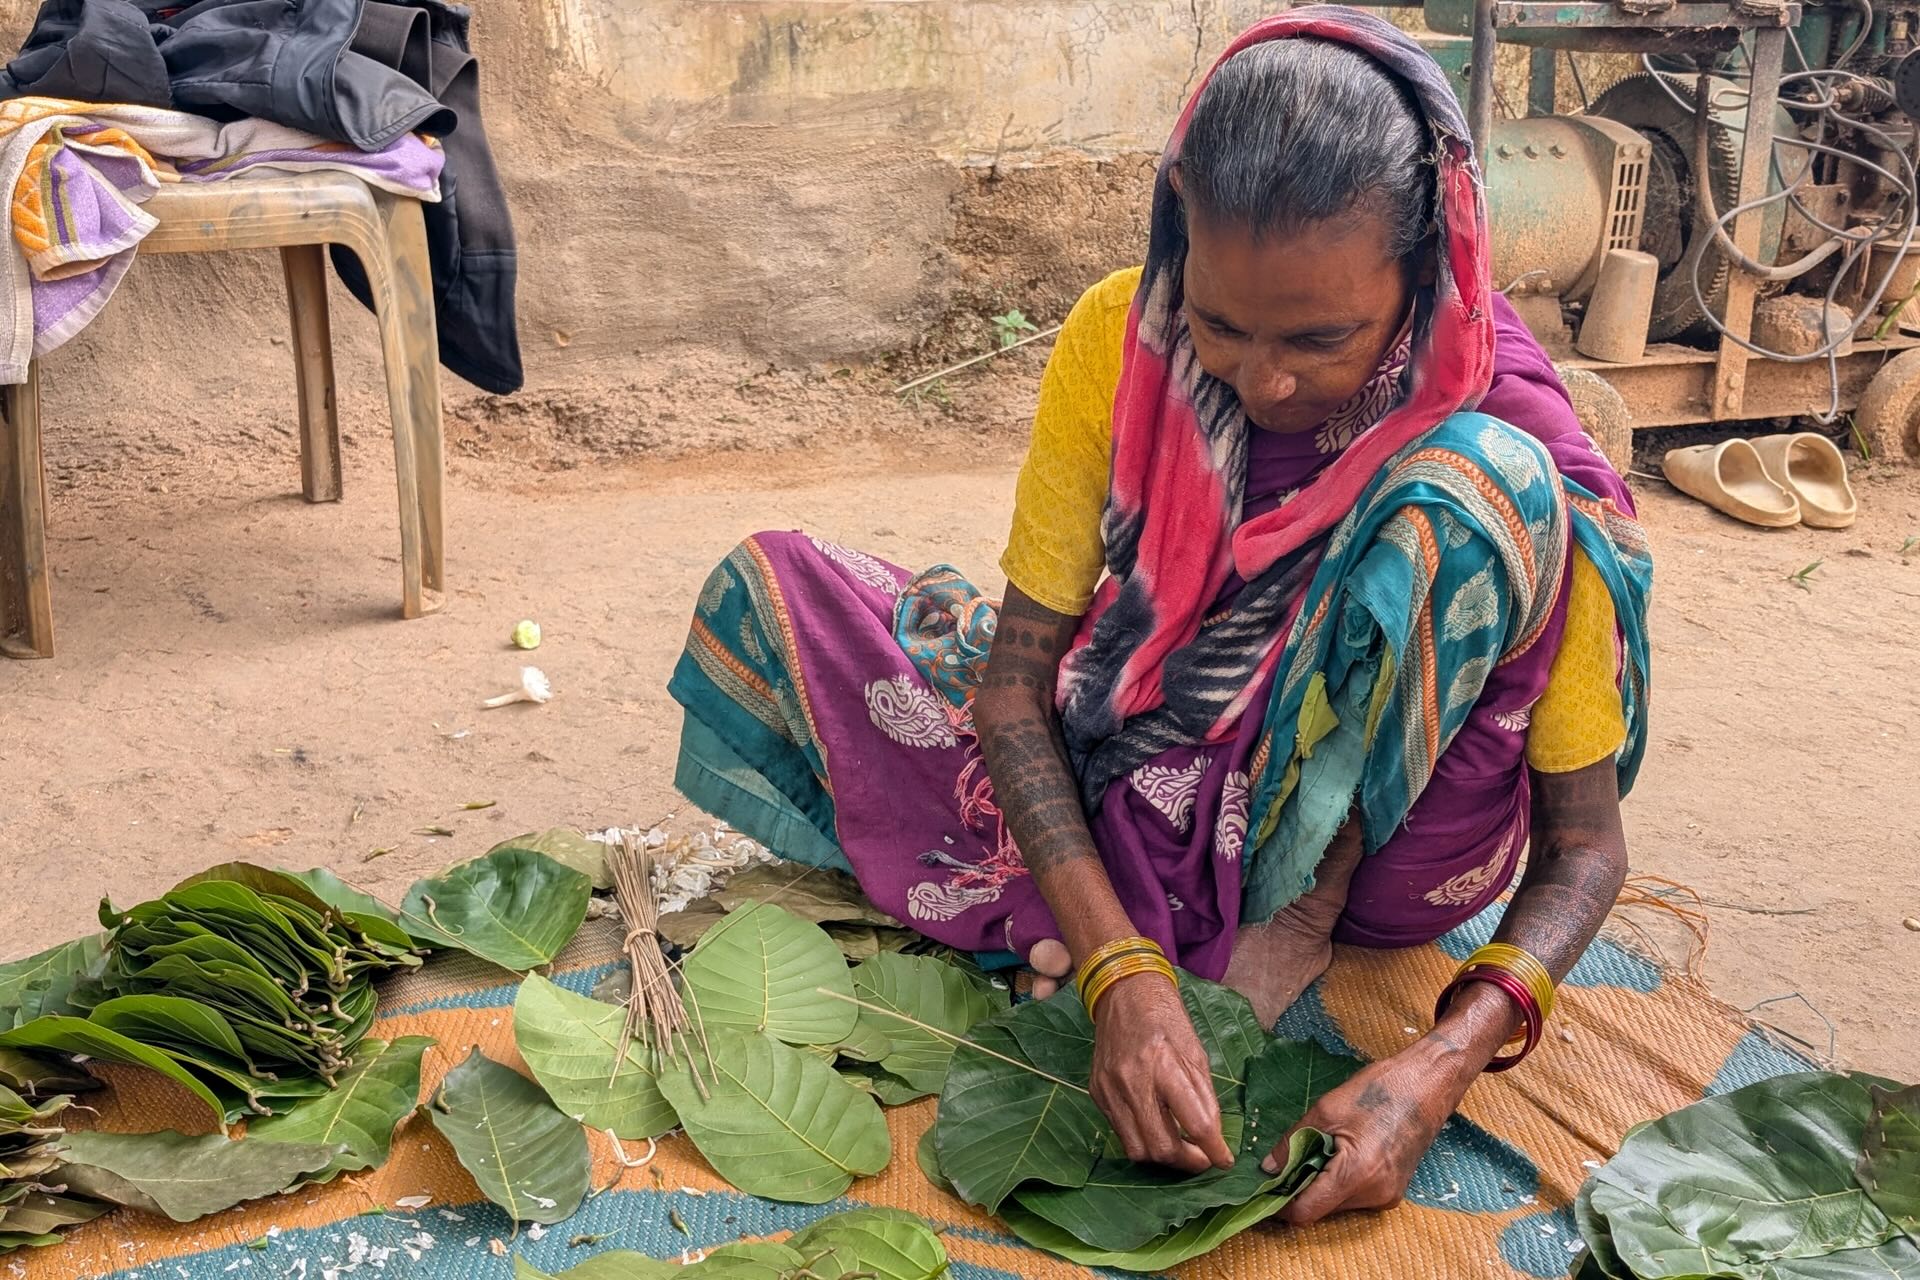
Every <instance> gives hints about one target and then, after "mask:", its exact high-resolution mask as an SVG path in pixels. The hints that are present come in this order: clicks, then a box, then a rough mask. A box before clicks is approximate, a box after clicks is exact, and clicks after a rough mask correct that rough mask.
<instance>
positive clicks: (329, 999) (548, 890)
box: [0, 845, 593, 1120]
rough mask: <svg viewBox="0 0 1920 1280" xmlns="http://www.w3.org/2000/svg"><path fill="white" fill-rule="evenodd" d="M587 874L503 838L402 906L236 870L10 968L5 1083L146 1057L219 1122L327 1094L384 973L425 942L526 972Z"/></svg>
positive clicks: (556, 937)
mask: <svg viewBox="0 0 1920 1280" xmlns="http://www.w3.org/2000/svg"><path fill="white" fill-rule="evenodd" d="M592 888H593V882H592V878H591V877H590V876H589V875H588V874H586V873H583V872H580V871H576V870H573V869H572V868H570V867H567V866H564V865H562V864H561V863H560V862H557V861H555V860H554V859H553V858H551V857H549V856H548V855H546V854H544V853H541V852H537V851H535V850H531V849H523V848H517V847H513V846H511V845H508V846H501V847H499V848H496V849H493V850H491V851H490V852H488V853H487V854H486V855H485V856H483V857H479V858H475V859H473V860H471V861H469V862H464V863H460V864H458V865H456V866H454V867H451V868H449V869H448V870H447V871H445V872H444V873H442V874H441V875H438V876H433V877H429V878H427V879H424V880H421V881H419V882H417V883H416V884H414V885H413V887H412V888H410V889H409V890H408V891H407V896H406V898H405V900H404V901H403V903H402V904H401V906H400V908H399V909H398V910H394V909H390V908H388V907H387V906H385V905H383V904H382V903H381V902H379V901H378V900H377V899H375V898H373V897H371V896H369V895H368V894H365V893H363V892H361V891H360V890H358V889H355V888H354V887H353V886H351V885H349V884H346V883H345V882H343V881H342V880H340V879H339V878H338V877H337V876H335V875H333V874H332V873H331V872H328V871H325V870H319V869H316V870H313V871H308V872H304V873H299V874H295V873H291V872H283V871H272V870H268V869H266V868H263V867H256V866H252V865H250V864H247V863H237V862H236V863H228V864H226V865H224V866H218V867H214V868H212V869H211V870H209V871H205V872H202V873H201V874H200V875H197V876H194V877H193V878H192V879H190V880H186V881H184V882H182V883H181V884H179V885H177V886H175V887H174V888H173V889H172V890H171V891H170V892H168V893H167V894H165V895H164V896H162V897H160V898H158V899H155V900H154V901H152V902H147V903H142V904H141V905H140V906H137V907H134V908H132V909H131V910H129V911H124V912H122V911H115V910H114V909H113V908H112V907H111V906H109V905H107V904H102V907H101V922H102V923H103V924H105V925H106V926H107V927H108V932H107V933H104V934H100V935H97V936H94V937H88V938H81V939H76V940H75V941H72V942H68V943H63V944H62V945H60V946H58V947H54V948H51V949H50V950H48V951H44V952H42V953H40V954H39V955H37V956H32V957H30V958H28V959H26V960H21V961H16V962H14V963H12V964H8V965H0V1085H8V1086H11V1087H15V1088H36V1089H38V1090H40V1091H42V1092H46V1091H52V1090H59V1091H62V1092H65V1091H71V1090H73V1089H77V1088H82V1087H87V1086H88V1085H90V1084H91V1083H93V1082H92V1081H91V1080H90V1078H89V1077H87V1076H86V1075H85V1073H83V1072H80V1071H78V1070H77V1069H75V1068H74V1067H72V1066H70V1065H65V1064H66V1063H68V1062H70V1061H71V1059H72V1058H73V1057H83V1058H90V1059H98V1060H101V1061H106V1062H116V1063H124V1064H128V1065H132V1066H139V1067H145V1068H147V1069H149V1070H152V1071H157V1072H160V1073H161V1074H163V1075H165V1076H167V1077H169V1078H170V1079H172V1080H174V1081H175V1082H176V1083H178V1084H180V1085H181V1086H183V1087H184V1088H186V1089H187V1090H189V1091H190V1092H192V1093H193V1094H194V1096H196V1097H197V1098H199V1099H200V1100H201V1101H202V1102H204V1103H205V1104H206V1105H207V1106H208V1108H210V1109H211V1110H213V1111H215V1112H217V1113H218V1114H219V1115H220V1116H221V1118H222V1120H232V1119H235V1118H237V1117H240V1116H243V1115H261V1114H276V1113H279V1112H282V1111H285V1110H286V1109H287V1108H288V1107H290V1106H292V1105H294V1104H296V1103H298V1102H300V1101H301V1100H303V1099H310V1098H318V1097H320V1096H322V1095H324V1094H325V1093H327V1091H328V1090H329V1089H330V1088H331V1087H332V1086H334V1085H335V1084H336V1083H338V1082H339V1081H340V1079H341V1078H342V1073H343V1072H345V1071H348V1070H350V1069H351V1063H352V1061H353V1060H354V1059H353V1056H352V1050H353V1047H354V1045H355V1044H356V1043H357V1042H358V1041H359V1039H360V1037H361V1036H363V1035H365V1034H366V1031H367V1028H368V1026H370V1025H371V1023H372V1021H373V1016H374V1008H375V1003H376V997H375V994H374V987H373V984H374V981H375V979H377V978H379V977H380V976H382V975H383V974H387V973H390V972H392V971H394V970H398V969H406V968H412V967H415V966H417V965H419V963H420V954H421V953H422V952H424V951H428V950H435V949H444V950H459V951H465V952H467V953H469V954H471V955H473V956H476V957H478V958H480V959H482V960H485V961H487V962H488V963H490V964H495V965H499V966H501V967H502V968H507V969H514V970H517V971H520V972H525V971H526V970H528V969H532V968H534V967H536V966H538V965H543V964H548V963H551V962H552V960H553V959H554V957H555V956H556V955H558V954H559V952H560V949H561V948H562V947H564V946H565V945H566V944H567V942H568V941H569V940H570V939H572V937H573V935H574V934H575V933H576V932H577V931H578V930H579V928H580V923H581V921H582V920H583V919H584V918H585V916H586V911H587V901H588V898H589V896H590V895H591V893H592Z"/></svg>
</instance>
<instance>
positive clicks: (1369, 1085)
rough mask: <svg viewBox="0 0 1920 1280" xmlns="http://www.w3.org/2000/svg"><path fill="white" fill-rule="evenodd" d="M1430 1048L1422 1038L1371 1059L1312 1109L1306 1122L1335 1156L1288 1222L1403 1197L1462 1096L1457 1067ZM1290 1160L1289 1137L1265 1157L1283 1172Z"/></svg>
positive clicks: (1287, 1212)
mask: <svg viewBox="0 0 1920 1280" xmlns="http://www.w3.org/2000/svg"><path fill="white" fill-rule="evenodd" d="M1425 1049H1426V1042H1425V1041H1421V1042H1419V1043H1417V1044H1414V1045H1412V1046H1409V1047H1408V1048H1407V1049H1406V1050H1405V1051H1403V1052H1401V1053H1398V1054H1396V1055H1394V1056H1393V1057H1391V1058H1388V1059H1386V1060H1385V1061H1383V1062H1375V1063H1371V1064H1369V1065H1368V1066H1366V1067H1365V1068H1363V1069H1362V1070H1361V1071H1360V1072H1359V1074H1357V1075H1355V1076H1354V1077H1353V1078H1352V1079H1351V1080H1348V1081H1347V1082H1346V1083H1345V1084H1343V1085H1341V1086H1339V1087H1338V1088H1336V1089H1333V1090H1331V1091H1330V1092H1328V1093H1326V1094H1324V1095H1323V1096H1322V1097H1321V1098H1320V1099H1319V1100H1318V1101H1317V1102H1315V1103H1314V1104H1313V1106H1312V1107H1311V1108H1310V1109H1309V1110H1308V1112H1307V1114H1306V1116H1305V1117H1304V1118H1303V1119H1302V1120H1301V1121H1300V1124H1301V1125H1302V1126H1305V1127H1310V1128H1314V1129H1318V1130H1320V1131H1321V1132H1322V1133H1327V1134H1331V1135H1332V1136H1333V1139H1334V1144H1335V1145H1334V1153H1333V1159H1332V1160H1331V1161H1330V1162H1329V1163H1328V1164H1327V1167H1326V1168H1325V1169H1324V1170H1322V1171H1321V1173H1320V1175H1319V1176H1318V1177H1316V1178H1315V1179H1314V1180H1313V1182H1312V1183H1311V1184H1309V1185H1308V1187H1307V1189H1306V1190H1305V1191H1302V1192H1301V1193H1300V1194H1299V1196H1297V1197H1296V1198H1295V1199H1294V1201H1293V1203H1292V1204H1290V1205H1288V1206H1287V1207H1286V1208H1285V1209H1284V1210H1282V1211H1281V1217H1282V1219H1283V1220H1285V1221H1287V1222H1290V1223H1293V1224H1294V1225H1296V1226H1299V1225H1304V1224H1305V1223H1309V1222H1318V1221H1319V1220H1320V1219H1322V1218H1324V1217H1327V1216H1328V1215H1329V1214H1335V1213H1341V1212H1344V1211H1346V1210H1348V1209H1386V1208H1391V1207H1392V1206H1394V1205H1396V1204H1398V1203H1400V1199H1401V1197H1403V1196H1404V1195H1406V1193H1407V1186H1408V1184H1409V1183H1411V1182H1412V1181H1413V1171H1414V1169H1415V1167H1416V1166H1418V1165H1419V1163H1420V1160H1421V1157H1423V1156H1425V1155H1426V1154H1427V1148H1429V1147H1431V1146H1432V1145H1433V1141H1434V1139H1435V1138H1437V1137H1439V1136H1440V1129H1441V1126H1443V1125H1445V1124H1446V1122H1447V1117H1448V1116H1450V1115H1452V1114H1453V1109H1454V1107H1456V1106H1457V1105H1459V1102H1460V1098H1459V1096H1458V1095H1457V1094H1455V1093H1454V1090H1453V1087H1452V1083H1451V1078H1450V1075H1451V1073H1450V1072H1448V1071H1447V1070H1446V1068H1445V1067H1444V1066H1443V1065H1442V1064H1441V1063H1440V1062H1438V1061H1436V1060H1435V1058H1434V1056H1433V1055H1430V1054H1428V1053H1427V1052H1425ZM1289 1136H1291V1135H1289ZM1286 1158H1287V1143H1286V1141H1284V1140H1283V1141H1282V1142H1281V1143H1280V1145H1279V1146H1278V1147H1276V1148H1275V1149H1274V1152H1273V1154H1272V1155H1270V1156H1268V1157H1267V1168H1268V1170H1269V1171H1270V1172H1273V1171H1277V1170H1278V1169H1279V1167H1280V1166H1281V1165H1283V1164H1284V1163H1285V1162H1286Z"/></svg>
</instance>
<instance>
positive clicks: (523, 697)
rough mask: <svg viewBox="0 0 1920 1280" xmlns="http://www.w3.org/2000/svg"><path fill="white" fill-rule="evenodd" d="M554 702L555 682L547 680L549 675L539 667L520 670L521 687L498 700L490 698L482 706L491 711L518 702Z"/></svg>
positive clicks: (502, 695) (504, 694)
mask: <svg viewBox="0 0 1920 1280" xmlns="http://www.w3.org/2000/svg"><path fill="white" fill-rule="evenodd" d="M552 700H553V682H552V681H551V680H549V679H547V673H546V672H544V671H542V670H541V669H540V668H538V667H522V668H520V687H519V688H518V689H515V690H514V691H513V692H512V693H503V694H501V695H500V696H499V697H497V698H488V699H487V700H486V701H485V702H483V703H481V704H480V705H481V706H483V707H486V708H488V709H489V710H491V709H493V708H495V707H510V706H512V705H513V704H514V703H516V702H550V701H552Z"/></svg>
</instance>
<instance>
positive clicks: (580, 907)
mask: <svg viewBox="0 0 1920 1280" xmlns="http://www.w3.org/2000/svg"><path fill="white" fill-rule="evenodd" d="M592 894H593V882H592V881H591V880H590V879H589V878H588V877H586V876H584V875H581V874H580V873H579V872H578V871H575V870H573V869H571V868H569V867H563V866H561V865H560V864H559V863H558V862H555V861H554V860H553V859H552V858H549V857H548V856H547V855H545V854H544V853H535V852H533V851H532V850H530V849H495V850H494V851H493V852H491V853H488V854H485V855H483V856H481V857H478V858H475V859H474V860H473V861H471V862H463V863H461V864H460V865H458V866H456V867H452V868H450V869H449V870H448V871H447V872H446V873H445V874H443V875H439V876H435V877H433V878H431V879H427V880H421V881H419V882H417V883H416V884H415V885H414V886H413V887H412V888H411V889H409V890H407V896H406V900H405V901H404V902H403V903H402V904H401V906H400V923H401V925H402V926H403V927H404V928H405V929H406V930H407V932H408V933H410V934H412V935H413V936H414V937H416V938H422V939H425V940H428V941H429V942H430V943H431V944H432V945H433V946H436V947H452V948H454V949H456V950H459V951H465V952H467V953H469V954H471V955H476V956H479V957H480V958H481V959H482V960H487V961H490V962H492V963H493V964H497V965H499V966H500V967H501V968H503V969H512V970H514V971H516V972H519V973H525V972H526V971H527V970H529V969H534V968H538V967H539V966H540V965H543V964H551V963H552V962H553V958H554V957H555V956H557V955H559V954H560V949H561V948H562V947H564V946H566V945H567V943H568V942H569V941H571V940H572V938H573V935H574V934H575V933H577V932H579V930H580V922H581V921H583V920H585V919H586V918H587V899H588V898H589V897H591V896H592Z"/></svg>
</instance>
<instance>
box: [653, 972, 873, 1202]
mask: <svg viewBox="0 0 1920 1280" xmlns="http://www.w3.org/2000/svg"><path fill="white" fill-rule="evenodd" d="M849 1007H851V1006H849ZM707 1042H708V1047H709V1048H710V1049H711V1058H710V1059H708V1058H704V1057H703V1055H702V1054H700V1053H699V1052H698V1051H696V1052H695V1053H694V1054H692V1055H691V1057H692V1059H693V1061H691V1062H681V1063H678V1064H676V1065H674V1066H673V1067H671V1068H670V1069H669V1070H667V1071H666V1072H665V1073H664V1074H662V1075H661V1077H660V1091H661V1092H662V1093H664V1094H665V1095H666V1098H667V1101H668V1102H670V1103H672V1104H673V1109H674V1111H675V1112H677V1113H678V1114H679V1117H680V1123H681V1124H682V1125H684V1126H685V1128H686V1131H687V1136H688V1137H689V1138H691V1139H693V1144H694V1145H695V1146H696V1147H698V1148H699V1149H700V1154H701V1155H703V1156H705V1157H706V1158H707V1162H708V1163H709V1164H711V1165H712V1166H713V1167H714V1170H715V1171H716V1172H718V1173H719V1174H720V1176H721V1177H723V1178H725V1179H726V1180H727V1181H729V1182H731V1183H732V1184H733V1185H734V1186H736V1187H738V1188H739V1189H740V1190H742V1191H744V1192H746V1193H747V1194H748V1195H756V1196H765V1197H767V1198H768V1199H770V1200H786V1201H792V1202H795V1203H799V1204H822V1203H825V1202H826V1201H828V1200H831V1199H833V1198H834V1197H835V1196H838V1195H840V1194H842V1193H843V1192H845V1191H846V1189H847V1188H848V1187H849V1186H851V1185H852V1183H853V1180H854V1178H856V1177H861V1176H864V1175H866V1174H870V1173H878V1172H880V1170H882V1169H884V1168H886V1165H887V1159H888V1157H889V1155H890V1154H891V1151H892V1146H891V1142H890V1140H889V1138H888V1136H887V1122H886V1118H885V1117H884V1116H883V1115H882V1114H881V1113H880V1108H879V1106H878V1105H877V1104H876V1103H875V1102H874V1100H873V1099H872V1098H869V1097H867V1096H866V1095H865V1094H863V1093H861V1092H860V1091H859V1090H857V1089H855V1088H854V1087H853V1086H852V1085H850V1084H848V1083H847V1082H846V1081H844V1080H842V1079H841V1078H840V1077H839V1076H837V1075H835V1074H834V1072H833V1068H831V1067H829V1066H827V1064H826V1063H824V1062H821V1061H820V1060H819V1059H818V1058H815V1057H813V1056H811V1055H809V1054H806V1053H802V1052H801V1051H800V1050H798V1049H794V1048H791V1047H790V1046H788V1045H785V1044H782V1043H781V1042H780V1041H778V1040H775V1039H773V1038H772V1037H771V1036H767V1035H764V1034H749V1033H747V1032H743V1031H735V1030H731V1029H728V1028H714V1027H712V1026H711V1025H709V1027H708V1032H707ZM696 1070H697V1071H698V1072H699V1073H700V1074H699V1078H698V1079H697V1080H696V1079H695V1077H694V1075H693V1072H694V1071H696ZM703 1087H704V1090H705V1092H704V1095H703V1093H702V1088H703Z"/></svg>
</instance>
